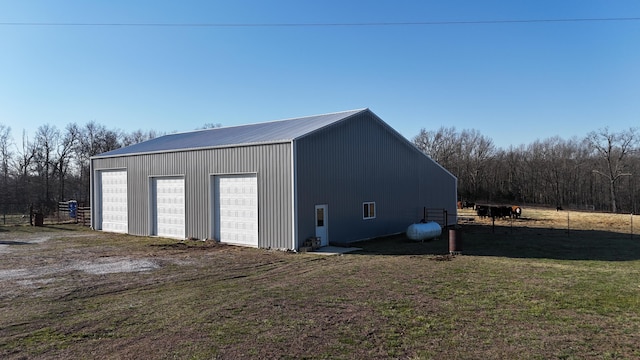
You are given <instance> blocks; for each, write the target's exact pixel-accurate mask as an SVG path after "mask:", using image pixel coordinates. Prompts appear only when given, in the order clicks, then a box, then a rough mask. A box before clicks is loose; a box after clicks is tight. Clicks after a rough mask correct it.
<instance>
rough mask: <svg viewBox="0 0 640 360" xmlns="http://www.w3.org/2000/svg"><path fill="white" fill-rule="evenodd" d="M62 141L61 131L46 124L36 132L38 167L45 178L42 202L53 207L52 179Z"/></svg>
mask: <svg viewBox="0 0 640 360" xmlns="http://www.w3.org/2000/svg"><path fill="white" fill-rule="evenodd" d="M59 141H60V131H58V128H56V127H55V126H52V125H49V124H45V125H41V126H40V127H38V130H37V131H36V157H35V159H36V165H37V170H38V173H39V176H40V177H41V178H44V189H42V190H43V193H41V194H42V195H41V196H42V200H43V201H44V202H45V203H46V204H47V205H51V204H50V202H52V201H53V200H52V197H51V178H52V174H53V171H52V168H53V166H52V165H53V161H52V160H53V156H54V151H55V150H56V149H57V148H58V142H59Z"/></svg>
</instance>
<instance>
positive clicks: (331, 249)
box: [310, 246, 362, 255]
mask: <svg viewBox="0 0 640 360" xmlns="http://www.w3.org/2000/svg"><path fill="white" fill-rule="evenodd" d="M358 250H362V249H361V248H357V247H340V246H323V247H321V248H320V249H318V250H315V251H311V252H310V254H318V255H341V254H346V253H350V252H352V251H358Z"/></svg>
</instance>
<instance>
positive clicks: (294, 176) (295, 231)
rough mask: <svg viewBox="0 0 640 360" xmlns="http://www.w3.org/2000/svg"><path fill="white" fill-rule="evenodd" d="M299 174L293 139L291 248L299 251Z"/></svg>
mask: <svg viewBox="0 0 640 360" xmlns="http://www.w3.org/2000/svg"><path fill="white" fill-rule="evenodd" d="M297 182H298V176H297V151H296V142H295V140H291V222H292V224H291V231H292V236H291V238H292V244H291V250H293V251H298V192H297V188H298V184H297Z"/></svg>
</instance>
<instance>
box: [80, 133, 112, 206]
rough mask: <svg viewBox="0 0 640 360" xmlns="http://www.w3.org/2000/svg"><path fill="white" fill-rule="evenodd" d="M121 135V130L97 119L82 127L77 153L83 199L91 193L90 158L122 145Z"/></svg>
mask: <svg viewBox="0 0 640 360" xmlns="http://www.w3.org/2000/svg"><path fill="white" fill-rule="evenodd" d="M121 137H122V135H121V134H120V132H118V131H116V130H109V129H107V128H106V127H105V126H104V125H100V124H98V123H96V122H95V121H91V122H89V123H87V124H86V125H85V126H84V127H83V128H81V129H80V131H79V137H78V142H77V143H76V147H75V153H76V161H77V162H78V169H79V172H80V182H81V184H82V194H81V196H82V199H81V200H83V201H84V200H86V199H87V198H88V194H89V179H90V174H89V160H90V159H91V157H92V156H95V155H98V154H101V153H104V152H107V151H111V150H115V149H118V148H120V147H122V145H121V144H120V142H119V141H118V139H119V138H121Z"/></svg>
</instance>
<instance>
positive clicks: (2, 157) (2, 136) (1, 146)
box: [0, 124, 13, 211]
mask: <svg viewBox="0 0 640 360" xmlns="http://www.w3.org/2000/svg"><path fill="white" fill-rule="evenodd" d="M10 145H11V128H10V127H8V126H4V125H2V124H0V171H1V172H2V187H0V193H1V194H2V204H3V205H4V206H5V207H6V206H7V204H8V202H9V162H10V160H11V156H13V154H12V153H11V151H10V150H9V147H10ZM4 210H5V211H6V208H5V209H4Z"/></svg>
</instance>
